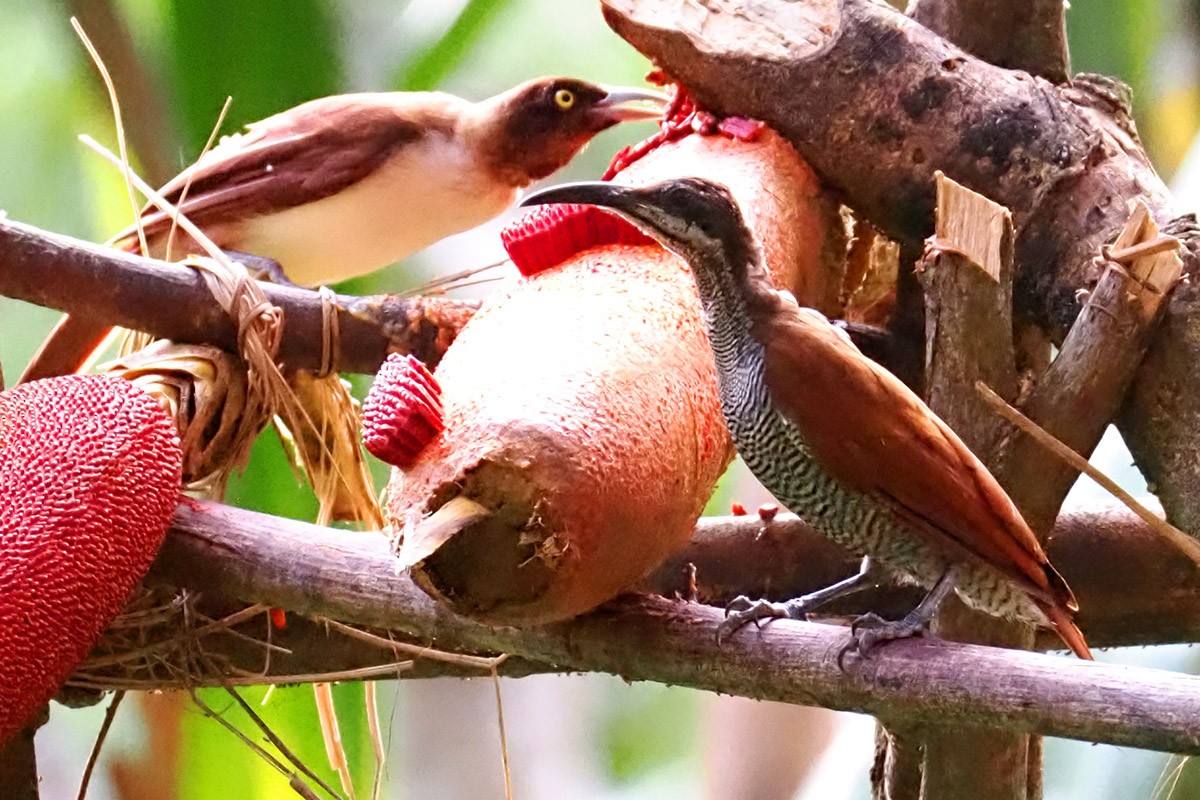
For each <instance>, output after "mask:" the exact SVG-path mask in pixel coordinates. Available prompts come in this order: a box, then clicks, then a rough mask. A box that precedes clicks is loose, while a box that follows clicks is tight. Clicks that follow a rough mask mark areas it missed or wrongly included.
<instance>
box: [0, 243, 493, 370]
mask: <svg viewBox="0 0 1200 800" xmlns="http://www.w3.org/2000/svg"><path fill="white" fill-rule="evenodd" d="M49 275H52V276H54V279H53V280H48V279H47V276H49ZM263 291H264V292H265V293H266V295H267V299H268V300H270V301H271V302H272V303H274V304H275V305H278V306H279V307H281V308H282V309H283V312H284V319H285V326H286V327H285V330H284V335H283V339H282V343H281V345H280V351H279V359H280V361H281V362H282V363H283V364H284V365H285V366H288V367H293V368H307V369H317V368H319V367H320V366H321V341H322V337H321V324H322V323H321V320H322V302H323V301H322V299H321V295H320V294H318V293H317V292H313V291H308V290H305V289H295V288H291V287H286V286H276V285H274V284H263ZM0 294H3V295H5V296H6V297H12V298H15V299H17V300H24V301H26V302H30V303H36V304H37V305H41V306H49V307H51V308H57V309H60V310H62V311H66V312H68V313H71V314H82V315H85V316H91V317H94V318H97V319H102V320H104V321H106V322H111V323H112V324H114V325H120V326H122V327H128V328H136V329H138V330H144V331H147V332H149V333H152V334H154V335H155V336H157V337H160V338H164V339H171V340H174V341H177V342H184V343H210V344H215V345H217V346H218V347H222V348H225V349H227V350H231V351H236V349H237V331H236V330H235V329H234V326H233V323H232V322H231V320H230V318H229V316H228V315H227V314H226V313H225V312H224V311H223V310H222V309H221V307H220V306H219V305H218V304H217V302H216V301H215V300H214V299H213V297H212V294H211V293H210V292H209V290H208V289H207V287H206V286H205V284H204V281H203V279H202V278H201V277H200V275H199V273H197V272H196V270H195V269H192V268H190V267H186V266H183V265H181V264H174V263H168V262H165V261H157V260H154V259H149V258H142V257H141V256H134V255H130V254H128V253H123V252H121V251H119V250H114V249H113V248H110V247H104V246H103V245H97V244H91V243H89V242H84V241H80V240H78V239H72V238H70V237H67V236H60V235H58V234H53V233H47V232H45V231H40V230H38V229H37V228H34V227H32V226H29V225H23V224H21V223H19V222H13V221H4V220H0ZM333 302H334V304H335V306H336V310H337V320H338V338H337V342H336V352H335V355H334V367H335V369H337V370H340V371H345V372H363V373H373V372H374V371H375V370H376V368H377V367H378V366H379V364H380V363H381V362H382V361H383V359H384V357H385V356H386V355H387V353H388V352H390V351H393V350H394V351H399V352H407V353H412V354H414V355H416V356H417V357H418V358H420V359H421V360H423V361H425V362H426V363H428V364H430V365H433V364H436V363H437V362H438V361H439V360H440V359H441V357H442V354H443V353H445V351H446V348H447V347H449V345H450V342H452V341H453V340H454V337H455V336H456V335H457V334H458V331H459V330H461V329H462V326H463V325H465V324H466V322H467V320H468V319H470V317H471V315H472V314H474V313H475V309H476V308H477V307H478V303H476V302H470V301H462V300H449V299H446V298H439V297H412V298H404V297H398V296H395V295H378V296H375V297H349V296H345V295H339V296H337V297H336V298H335V299H334V301H333Z"/></svg>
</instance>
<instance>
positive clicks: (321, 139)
mask: <svg viewBox="0 0 1200 800" xmlns="http://www.w3.org/2000/svg"><path fill="white" fill-rule="evenodd" d="M430 97H431V102H430V103H427V104H425V105H424V106H422V107H421V108H420V109H419V110H417V109H414V108H413V107H412V106H411V105H410V106H405V105H402V104H398V103H395V102H388V100H387V98H388V95H386V94H349V95H336V96H333V97H325V98H321V99H319V100H313V101H310V102H308V103H304V104H302V105H299V106H296V107H295V108H292V109H289V110H287V111H284V112H282V113H280V114H276V115H275V116H273V117H268V118H267V119H264V120H262V121H260V122H256V123H254V124H252V125H250V126H248V128H247V131H246V132H245V133H242V134H237V135H235V136H232V137H228V138H227V139H225V140H223V141H222V142H221V144H220V145H218V146H217V147H215V148H214V149H213V150H211V151H210V152H209V153H207V154H206V155H205V156H204V157H202V158H201V159H200V160H199V161H197V162H196V163H195V164H193V165H192V166H190V167H188V168H187V169H185V170H184V171H183V172H181V173H180V174H179V175H177V176H176V177H175V178H173V179H172V180H171V181H170V182H169V183H168V184H167V185H166V186H164V187H163V188H162V189H161V190H160V194H162V195H163V196H164V197H165V198H166V199H167V200H169V201H171V202H172V203H175V204H177V205H178V206H179V210H180V211H182V212H183V214H184V215H185V216H187V217H188V219H190V220H191V221H192V222H193V223H195V224H196V225H198V226H199V227H201V228H204V227H206V226H209V225H214V224H218V223H222V222H228V221H238V220H244V219H248V218H250V217H253V216H258V215H261V214H265V213H269V212H271V211H277V210H281V209H285V208H291V207H293V206H297V205H301V204H304V203H308V202H313V201H315V200H320V199H322V198H324V197H328V196H330V195H333V194H336V193H337V192H339V191H341V190H342V189H344V188H346V187H347V186H350V185H352V184H354V183H357V182H358V181H360V180H362V179H363V178H365V177H367V176H368V175H370V174H371V173H372V172H373V171H375V170H376V169H377V168H379V167H380V166H381V165H382V164H383V163H384V162H385V161H386V160H387V159H388V157H389V156H390V155H391V154H392V153H394V152H395V151H396V149H397V148H400V147H402V146H404V145H406V144H410V143H413V142H415V141H417V140H419V139H420V138H421V137H422V136H424V135H426V134H427V133H428V132H429V131H430V130H431V129H437V128H438V127H439V126H440V127H445V126H446V125H449V124H451V123H450V121H449V118H448V116H447V115H445V114H444V113H441V114H439V112H441V111H443V108H444V104H442V103H439V102H438V101H437V97H436V96H430ZM185 190H186V195H185V194H184V193H185ZM181 197H183V202H182V203H180V202H179V201H180V198H181ZM141 221H142V227H143V229H144V230H145V232H146V236H147V238H150V239H153V238H154V237H155V236H157V235H159V234H162V233H165V232H166V231H167V230H168V229H169V228H170V226H171V219H170V218H169V217H168V216H167V215H166V214H164V213H162V212H161V211H158V210H155V209H153V208H152V207H150V206H147V208H146V209H145V210H144V211H143V214H142V220H141ZM136 235H137V234H136V229H135V228H134V227H132V226H131V227H130V228H128V229H126V230H124V231H122V232H121V233H120V234H118V235H117V237H116V239H115V243H116V244H117V246H123V245H124V244H125V243H126V240H129V239H133V238H134V237H136Z"/></svg>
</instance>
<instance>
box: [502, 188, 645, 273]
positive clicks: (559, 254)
mask: <svg viewBox="0 0 1200 800" xmlns="http://www.w3.org/2000/svg"><path fill="white" fill-rule="evenodd" d="M500 241H501V242H503V244H504V249H505V250H507V251H508V255H509V257H510V258H511V259H512V261H513V264H515V265H516V267H517V269H518V270H520V272H521V274H522V275H524V276H525V277H527V278H528V277H529V276H531V275H536V274H537V273H539V272H541V271H542V270H545V269H549V268H550V267H553V266H555V265H556V264H561V263H562V262H563V260H564V259H566V258H567V257H568V256H572V255H574V254H575V253H578V252H579V251H581V250H584V249H586V248H588V247H599V246H601V245H606V244H653V243H654V240H653V239H651V238H650V237H649V236H647V235H646V234H644V233H642V232H641V231H640V230H638V229H637V228H636V227H634V226H633V225H630V224H629V223H628V222H626V221H625V220H623V219H621V218H620V217H618V216H617V215H616V214H613V213H611V212H609V211H605V210H603V209H600V208H597V207H596V206H581V205H574V204H562V205H549V206H535V207H533V208H531V209H529V210H528V211H526V212H525V213H523V214H520V215H519V216H517V217H516V218H514V219H513V220H512V221H511V222H510V223H508V224H507V225H505V226H504V230H502V231H500Z"/></svg>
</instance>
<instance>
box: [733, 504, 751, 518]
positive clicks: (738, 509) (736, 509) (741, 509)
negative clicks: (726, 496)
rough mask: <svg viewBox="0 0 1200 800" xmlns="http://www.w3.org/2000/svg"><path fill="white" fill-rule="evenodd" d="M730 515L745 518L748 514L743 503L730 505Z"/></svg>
mask: <svg viewBox="0 0 1200 800" xmlns="http://www.w3.org/2000/svg"><path fill="white" fill-rule="evenodd" d="M729 513H730V514H733V515H734V516H735V517H744V516H746V514H747V513H748V512H747V511H746V507H745V506H744V505H742V504H741V503H730V504H729Z"/></svg>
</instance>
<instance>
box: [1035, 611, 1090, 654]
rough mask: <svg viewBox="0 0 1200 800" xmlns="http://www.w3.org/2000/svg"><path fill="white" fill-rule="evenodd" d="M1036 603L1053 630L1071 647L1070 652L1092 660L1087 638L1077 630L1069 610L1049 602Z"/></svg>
mask: <svg viewBox="0 0 1200 800" xmlns="http://www.w3.org/2000/svg"><path fill="white" fill-rule="evenodd" d="M1038 605H1039V606H1040V607H1041V609H1042V613H1044V614H1045V615H1046V617H1047V618H1049V620H1050V623H1051V624H1052V625H1053V626H1054V631H1055V632H1056V633H1057V634H1058V635H1059V636H1060V637H1061V638H1062V640H1063V641H1064V642H1065V643H1066V645H1067V647H1069V648H1071V652H1072V653H1074V654H1075V655H1077V656H1079V657H1080V658H1082V659H1086V660H1088V661H1092V660H1093V659H1092V651H1091V649H1090V648H1088V644H1087V640H1086V639H1084V638H1083V631H1081V630H1079V626H1078V625H1076V624H1075V620H1073V619H1071V614H1070V612H1069V611H1067V610H1066V609H1065V608H1063V607H1061V606H1059V605H1054V604H1051V603H1038Z"/></svg>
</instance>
